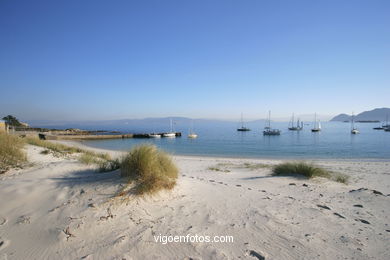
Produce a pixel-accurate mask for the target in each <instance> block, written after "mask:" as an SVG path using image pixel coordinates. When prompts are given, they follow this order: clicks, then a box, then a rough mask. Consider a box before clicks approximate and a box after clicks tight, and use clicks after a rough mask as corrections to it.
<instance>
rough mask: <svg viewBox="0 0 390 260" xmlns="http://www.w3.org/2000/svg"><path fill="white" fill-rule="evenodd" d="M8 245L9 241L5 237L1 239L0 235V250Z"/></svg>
mask: <svg viewBox="0 0 390 260" xmlns="http://www.w3.org/2000/svg"><path fill="white" fill-rule="evenodd" d="M8 245H9V241H8V240H5V239H2V238H1V237H0V250H2V249H3V248H5V247H6V246H8Z"/></svg>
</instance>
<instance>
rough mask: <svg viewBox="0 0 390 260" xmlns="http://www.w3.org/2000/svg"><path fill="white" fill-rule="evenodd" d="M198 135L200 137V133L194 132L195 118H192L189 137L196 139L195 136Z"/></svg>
mask: <svg viewBox="0 0 390 260" xmlns="http://www.w3.org/2000/svg"><path fill="white" fill-rule="evenodd" d="M197 137H198V135H197V134H195V133H194V120H192V122H191V128H190V131H189V133H188V138H192V139H194V138H197Z"/></svg>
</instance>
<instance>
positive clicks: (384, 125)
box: [373, 115, 390, 131]
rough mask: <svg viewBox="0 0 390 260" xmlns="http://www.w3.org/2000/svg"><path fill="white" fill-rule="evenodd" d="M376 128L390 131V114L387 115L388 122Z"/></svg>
mask: <svg viewBox="0 0 390 260" xmlns="http://www.w3.org/2000/svg"><path fill="white" fill-rule="evenodd" d="M373 129H374V130H385V131H390V125H389V115H386V124H382V126H378V127H374V128H373Z"/></svg>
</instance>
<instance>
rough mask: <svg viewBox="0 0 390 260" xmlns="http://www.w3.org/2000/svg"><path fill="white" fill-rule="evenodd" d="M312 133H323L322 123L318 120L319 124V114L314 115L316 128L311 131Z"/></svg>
mask: <svg viewBox="0 0 390 260" xmlns="http://www.w3.org/2000/svg"><path fill="white" fill-rule="evenodd" d="M311 131H312V132H319V131H321V122H320V121H319V120H318V122H317V113H315V114H314V128H312V129H311Z"/></svg>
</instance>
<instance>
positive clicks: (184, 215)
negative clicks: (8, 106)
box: [0, 143, 390, 259]
mask: <svg viewBox="0 0 390 260" xmlns="http://www.w3.org/2000/svg"><path fill="white" fill-rule="evenodd" d="M68 144H69V143H68ZM73 144H75V143H73ZM77 145H79V146H80V145H81V144H80V143H77ZM81 146H82V145H81ZM26 150H27V154H28V158H29V161H30V162H31V163H32V165H30V166H29V167H26V168H24V169H14V170H11V171H9V172H7V173H6V174H3V175H0V259H389V257H390V226H389V225H390V222H389V216H390V195H389V194H390V170H389V169H390V167H389V166H390V160H377V161H375V160H361V159H359V160H322V161H321V160H319V161H315V163H317V164H319V165H322V166H324V167H326V168H327V169H330V170H333V171H337V172H342V173H345V174H348V175H350V176H351V179H350V183H349V184H347V185H345V184H341V183H336V182H333V181H330V180H327V179H321V178H320V179H313V180H307V179H303V178H302V179H296V178H293V177H271V176H269V174H270V172H271V167H270V166H272V165H275V164H277V163H280V162H281V160H265V159H229V158H207V157H204V158H203V157H187V156H175V157H174V160H175V162H176V163H177V165H178V166H179V168H180V177H179V179H178V183H177V186H176V187H175V188H174V189H173V190H171V191H163V192H160V193H159V194H157V195H155V196H152V197H150V196H147V197H136V196H134V195H130V196H129V197H126V199H123V197H119V198H118V197H115V195H117V193H118V191H119V190H121V189H122V188H123V187H124V185H123V183H122V181H121V180H120V178H119V171H114V172H109V173H97V172H96V171H95V170H94V168H93V166H86V165H83V164H80V163H79V162H78V161H77V160H75V159H74V158H63V157H61V158H56V157H54V156H53V155H51V154H48V155H43V154H40V151H42V150H43V149H42V148H40V147H35V146H27V148H26ZM94 150H96V149H94ZM112 154H113V155H114V156H120V153H118V152H112ZM245 163H249V164H250V165H249V166H250V167H248V164H245ZM253 164H256V165H257V167H253ZM211 168H213V169H211ZM217 169H218V170H217ZM160 234H161V235H182V236H186V235H187V234H189V235H198V236H201V235H202V236H203V235H208V236H211V237H213V236H217V235H218V236H225V235H227V236H233V238H234V241H233V242H231V243H200V242H198V243H196V242H193V243H191V242H188V243H167V244H163V243H159V242H155V236H159V235H160Z"/></svg>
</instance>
